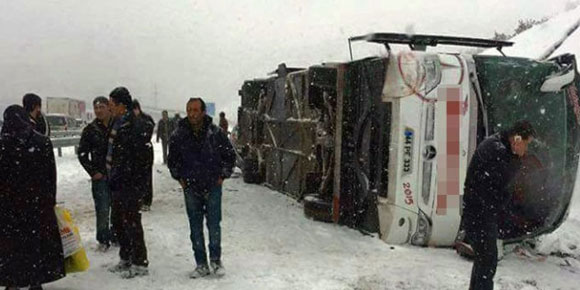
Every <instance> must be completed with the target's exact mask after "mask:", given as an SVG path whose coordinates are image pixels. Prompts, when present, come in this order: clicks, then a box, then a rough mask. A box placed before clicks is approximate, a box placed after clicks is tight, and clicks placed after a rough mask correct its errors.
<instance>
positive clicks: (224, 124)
mask: <svg viewBox="0 0 580 290" xmlns="http://www.w3.org/2000/svg"><path fill="white" fill-rule="evenodd" d="M219 126H220V128H222V130H224V133H226V135H227V134H228V119H226V113H224V112H220V123H219Z"/></svg>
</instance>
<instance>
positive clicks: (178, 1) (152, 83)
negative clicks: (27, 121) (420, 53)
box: [0, 0, 571, 119]
mask: <svg viewBox="0 0 580 290" xmlns="http://www.w3.org/2000/svg"><path fill="white" fill-rule="evenodd" d="M569 2H571V1H570V0H511V1H510V0H501V1H500V0H470V1H467V0H437V1H427V0H425V1H419V0H404V1H386V0H384V1H363V0H358V1H332V0H328V1H291V0H285V1H273V0H272V1H265V0H254V1H243V0H240V1H217V0H214V1H186V0H167V1H159V0H121V1H120V0H99V1H81V0H26V1H18V0H0V11H2V16H0V80H1V84H0V102H2V103H7V102H19V101H20V99H21V96H22V95H23V94H24V93H26V92H36V93H37V94H39V95H40V96H41V97H46V96H62V97H73V98H80V99H85V100H87V101H88V100H92V98H94V97H95V96H98V95H108V93H109V92H110V91H111V90H112V89H113V88H114V87H116V86H119V85H124V86H126V87H127V88H128V89H129V90H130V91H131V92H132V94H133V96H134V97H137V98H139V99H140V100H141V101H142V104H144V105H147V106H155V107H164V108H170V109H180V110H183V109H184V107H185V102H186V100H187V99H188V98H189V97H192V96H200V97H203V98H204V99H206V101H214V102H215V103H216V105H217V110H218V111H219V110H225V111H226V113H227V114H228V116H229V117H230V118H232V119H235V112H236V108H237V106H238V105H239V97H238V89H239V88H240V86H241V84H242V83H243V81H244V80H246V79H251V78H257V77H264V76H265V75H266V73H267V72H269V71H272V70H274V69H275V68H276V67H277V65H278V64H279V63H281V62H286V63H287V64H288V65H289V66H308V65H314V64H317V63H320V62H323V61H324V62H328V61H342V60H347V59H348V57H349V56H348V46H347V41H346V39H347V38H348V37H349V36H353V35H360V34H366V33H369V32H379V31H380V32H407V31H414V32H415V33H437V34H446V35H462V36H474V37H486V38H488V37H491V36H493V33H494V31H498V32H508V33H511V32H513V29H514V28H515V27H516V25H517V21H518V19H524V18H534V19H539V18H542V17H544V16H550V15H554V14H557V13H558V12H561V11H563V10H564V9H565V7H566V4H567V3H569ZM539 41H541V40H539ZM361 46H362V44H357V45H356V46H355V47H354V50H355V52H360V51H366V52H368V51H369V49H370V51H371V52H374V53H381V49H380V47H378V46H370V44H367V45H365V47H364V48H363V47H361ZM364 49H366V50H364ZM359 54H360V53H359ZM355 56H362V55H356V54H355ZM155 91H157V97H156V98H155V97H154V96H155Z"/></svg>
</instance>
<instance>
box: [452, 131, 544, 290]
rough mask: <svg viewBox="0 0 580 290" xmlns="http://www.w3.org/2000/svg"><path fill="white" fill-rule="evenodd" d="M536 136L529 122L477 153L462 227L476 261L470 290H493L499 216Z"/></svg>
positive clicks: (485, 144)
mask: <svg viewBox="0 0 580 290" xmlns="http://www.w3.org/2000/svg"><path fill="white" fill-rule="evenodd" d="M535 135H536V133H535V131H534V129H533V127H532V125H531V124H530V123H529V122H528V121H518V122H516V123H515V124H514V125H513V127H512V128H511V129H509V130H507V131H503V132H501V133H497V134H495V135H492V136H490V137H488V138H487V139H485V140H484V141H483V142H482V143H481V144H479V146H478V147H477V150H476V151H475V154H474V155H473V157H472V159H471V162H470V164H469V167H468V169H467V176H466V179H465V189H464V198H463V207H464V209H463V217H462V218H463V224H464V226H465V231H466V234H467V239H468V241H469V242H470V244H471V246H472V248H473V250H474V253H475V259H474V263H473V269H472V272H471V283H470V288H469V289H470V290H488V289H489V290H491V289H493V277H494V275H495V272H496V268H497V256H498V249H497V238H498V214H500V213H501V212H502V211H503V210H504V207H505V206H506V204H507V203H508V202H509V200H510V198H511V192H510V191H509V189H508V185H509V184H510V182H511V181H512V179H513V178H514V176H515V175H516V174H517V172H518V170H519V169H520V159H521V158H522V157H523V156H524V155H525V154H526V152H527V151H528V144H529V143H530V142H531V141H532V140H533V138H534V136H535Z"/></svg>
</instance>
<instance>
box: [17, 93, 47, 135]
mask: <svg viewBox="0 0 580 290" xmlns="http://www.w3.org/2000/svg"><path fill="white" fill-rule="evenodd" d="M22 106H23V107H24V109H25V110H26V111H27V112H28V114H29V116H30V122H32V124H33V125H34V130H36V131H37V132H38V133H40V134H42V135H44V136H50V126H49V124H48V122H47V121H46V118H45V117H44V115H43V114H42V111H41V109H42V99H41V98H40V97H39V96H38V95H35V94H30V93H29V94H26V95H24V97H22Z"/></svg>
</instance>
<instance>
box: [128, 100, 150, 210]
mask: <svg viewBox="0 0 580 290" xmlns="http://www.w3.org/2000/svg"><path fill="white" fill-rule="evenodd" d="M133 113H134V114H135V117H136V118H138V119H141V121H142V123H143V124H144V125H145V133H146V134H147V135H146V136H145V138H146V139H147V140H149V142H148V143H146V144H145V147H144V148H143V151H144V152H147V154H146V155H145V158H146V161H147V162H146V163H147V166H146V167H145V168H138V169H139V170H140V172H139V173H138V175H139V179H140V180H142V182H140V183H139V184H140V185H141V191H142V192H143V194H144V197H143V205H142V207H141V210H143V211H149V210H150V209H151V204H152V203H153V159H154V156H153V144H151V138H153V130H154V129H155V121H154V120H153V118H152V117H151V116H149V115H148V114H145V113H144V112H143V110H141V104H139V101H137V100H133Z"/></svg>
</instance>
